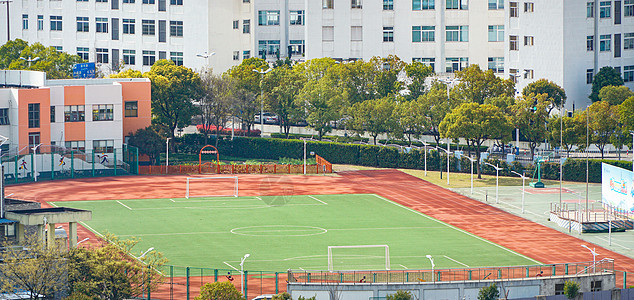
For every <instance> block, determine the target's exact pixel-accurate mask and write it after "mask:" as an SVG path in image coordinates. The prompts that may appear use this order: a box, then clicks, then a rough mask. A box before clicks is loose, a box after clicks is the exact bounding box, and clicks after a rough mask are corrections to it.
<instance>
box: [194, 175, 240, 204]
mask: <svg viewBox="0 0 634 300" xmlns="http://www.w3.org/2000/svg"><path fill="white" fill-rule="evenodd" d="M214 192H215V193H214ZM194 197H238V176H216V177H187V183H186V186H185V198H187V199H189V198H194Z"/></svg>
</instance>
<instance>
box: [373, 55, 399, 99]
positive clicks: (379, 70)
mask: <svg viewBox="0 0 634 300" xmlns="http://www.w3.org/2000/svg"><path fill="white" fill-rule="evenodd" d="M370 64H372V66H373V69H374V81H373V82H374V90H375V92H376V95H377V97H387V96H388V95H396V94H398V93H399V92H400V91H401V90H403V88H404V84H403V82H401V81H399V80H398V76H399V74H400V73H401V71H403V68H405V65H406V63H404V62H403V61H402V60H401V59H400V58H398V57H397V56H396V55H392V54H390V55H388V56H387V57H377V56H375V57H372V58H371V59H370Z"/></svg>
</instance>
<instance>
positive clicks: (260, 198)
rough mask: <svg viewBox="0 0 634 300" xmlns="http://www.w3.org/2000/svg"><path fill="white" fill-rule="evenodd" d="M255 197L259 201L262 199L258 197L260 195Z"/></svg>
mask: <svg viewBox="0 0 634 300" xmlns="http://www.w3.org/2000/svg"><path fill="white" fill-rule="evenodd" d="M255 199H258V200H260V201H263V200H262V198H260V197H255Z"/></svg>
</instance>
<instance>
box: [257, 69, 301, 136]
mask: <svg viewBox="0 0 634 300" xmlns="http://www.w3.org/2000/svg"><path fill="white" fill-rule="evenodd" d="M304 83H305V79H304V77H303V76H301V75H300V73H299V72H296V71H294V70H292V69H289V68H288V67H285V66H283V67H279V68H275V69H273V71H272V72H270V73H269V74H268V75H267V76H266V77H265V78H264V81H263V82H262V87H263V89H264V91H265V93H264V99H265V103H266V104H265V106H267V107H269V108H270V109H271V110H272V111H273V112H275V113H276V114H277V115H278V117H279V118H280V127H281V128H282V129H283V130H284V134H285V135H286V138H288V133H289V131H290V129H291V125H292V124H294V123H295V122H297V121H299V120H300V118H301V116H302V115H303V112H302V111H301V110H300V107H299V106H298V105H297V102H298V101H297V100H296V99H297V98H298V94H299V93H300V91H301V90H302V88H303V87H304Z"/></svg>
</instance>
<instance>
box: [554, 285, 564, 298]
mask: <svg viewBox="0 0 634 300" xmlns="http://www.w3.org/2000/svg"><path fill="white" fill-rule="evenodd" d="M563 294H564V284H563V283H555V295H563Z"/></svg>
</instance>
